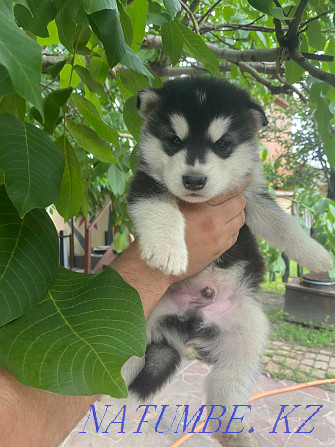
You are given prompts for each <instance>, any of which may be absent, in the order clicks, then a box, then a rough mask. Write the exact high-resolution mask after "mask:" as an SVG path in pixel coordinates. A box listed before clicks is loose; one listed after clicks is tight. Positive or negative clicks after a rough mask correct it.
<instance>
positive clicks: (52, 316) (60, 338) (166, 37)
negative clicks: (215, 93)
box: [0, 0, 335, 396]
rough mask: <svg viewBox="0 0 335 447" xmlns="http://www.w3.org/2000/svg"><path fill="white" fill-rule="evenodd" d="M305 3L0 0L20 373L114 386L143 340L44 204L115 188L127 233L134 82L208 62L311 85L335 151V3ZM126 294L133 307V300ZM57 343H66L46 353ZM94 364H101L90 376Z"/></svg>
mask: <svg viewBox="0 0 335 447" xmlns="http://www.w3.org/2000/svg"><path fill="white" fill-rule="evenodd" d="M306 3H307V2H305V1H301V2H298V1H295V0H291V1H288V2H286V3H283V5H282V6H278V1H277V0H276V2H273V1H271V0H258V1H257V2H256V1H254V0H252V1H251V0H249V1H247V0H239V1H237V2H225V3H224V4H223V5H222V4H219V3H217V2H215V3H214V1H213V0H210V1H209V2H208V3H203V2H201V3H200V2H199V1H198V0H193V1H190V2H189V3H188V4H186V3H185V2H177V1H175V0H164V1H161V0H158V1H147V0H134V1H133V2H131V3H129V2H127V1H125V0H119V1H117V0H97V1H95V2H93V1H90V0H64V1H59V0H35V1H32V0H24V1H23V0H22V1H17V2H12V1H10V0H0V7H1V16H0V144H1V151H0V184H1V185H4V186H2V187H1V190H0V200H1V203H2V204H4V206H5V211H3V209H4V208H1V212H0V229H1V239H0V240H1V241H3V240H6V242H5V243H1V248H0V255H1V262H0V304H1V308H4V307H3V306H5V308H6V311H5V312H2V313H1V317H2V322H1V324H2V325H3V326H2V328H1V329H0V341H1V343H0V346H1V351H0V361H1V363H2V364H3V365H5V366H6V367H7V368H8V369H9V370H10V371H11V372H12V373H13V374H14V375H17V376H18V377H19V378H20V379H21V380H22V381H24V382H25V383H28V384H31V385H33V386H39V387H43V388H45V389H49V390H53V391H57V392H59V393H62V392H71V393H73V394H85V393H108V394H112V395H115V396H120V395H124V394H125V387H124V384H123V383H122V379H121V378H120V368H121V366H122V364H123V363H124V361H125V360H126V359H127V358H128V357H129V356H130V355H134V354H136V355H142V354H143V349H144V346H145V340H144V338H145V336H144V334H145V331H144V319H143V314H142V313H141V310H140V302H139V297H138V295H137V294H136V293H135V292H134V291H133V290H132V289H131V288H130V287H129V286H127V285H126V284H124V283H122V280H121V279H120V278H117V277H116V276H115V275H116V274H115V272H113V271H112V270H110V269H108V270H107V271H106V272H104V273H103V274H102V275H101V276H98V277H95V276H92V277H87V276H86V275H83V276H81V275H79V276H78V275H77V274H73V273H71V272H70V273H65V272H64V271H62V270H59V269H57V268H56V267H57V264H58V249H57V238H56V233H55V230H54V228H53V226H52V223H50V221H49V220H48V219H49V218H48V216H47V214H46V212H45V211H44V209H45V208H46V207H48V206H49V205H52V204H53V206H55V207H56V209H57V210H58V212H59V213H60V214H61V216H63V218H64V219H65V220H68V219H70V218H71V217H72V216H88V215H91V216H92V215H94V214H95V213H96V212H97V211H98V210H99V209H100V208H101V207H102V205H103V203H104V201H105V197H106V195H107V194H110V196H111V198H112V201H113V205H114V210H113V215H112V219H113V224H115V225H117V224H120V226H119V229H118V233H117V235H116V238H115V247H116V248H117V249H118V250H119V251H121V250H122V248H124V246H125V245H126V243H127V240H128V233H129V231H132V227H131V222H130V220H129V218H128V216H127V213H126V206H125V198H124V197H125V192H126V190H127V184H128V182H129V179H130V178H131V175H132V172H133V171H134V170H135V169H136V141H137V139H138V135H139V129H140V125H141V119H140V117H139V116H138V114H137V111H136V93H137V91H138V90H139V89H142V88H146V87H150V86H151V87H159V86H160V85H161V84H162V81H163V78H164V77H167V76H179V75H182V74H187V75H189V74H208V73H210V74H212V75H216V76H223V77H227V78H230V79H234V80H236V81H238V82H239V83H240V84H242V86H243V87H247V88H248V89H249V90H250V91H251V93H253V94H254V96H255V97H256V98H258V99H259V100H260V101H261V102H262V103H263V104H266V103H271V102H272V101H273V99H272V95H274V94H279V93H282V94H289V95H292V94H293V93H294V94H295V99H296V100H298V101H303V100H304V99H305V97H306V95H307V96H308V95H310V100H311V104H312V110H313V113H314V116H315V120H316V122H317V125H318V130H319V132H320V134H321V137H322V140H323V145H324V153H325V155H326V156H327V163H328V164H329V166H330V167H331V166H333V165H334V164H335V155H334V151H333V147H334V141H333V140H334V135H333V133H332V132H331V130H332V125H333V120H334V116H333V113H334V107H333V102H335V96H334V92H335V90H334V85H335V82H334V79H335V77H334V71H335V62H334V60H333V58H332V55H333V54H334V46H335V40H334V33H333V15H334V14H333V13H334V10H335V5H334V2H333V0H325V1H324V2H322V4H320V2H319V1H318V0H310V2H309V4H308V7H307V5H306ZM185 5H186V6H185ZM185 10H186V12H185ZM294 17H295V20H293V18H294ZM298 36H300V37H301V40H300V39H299V38H298ZM300 42H301V48H300ZM300 50H301V51H303V53H304V57H302V56H301V54H300ZM306 89H307V92H306ZM308 89H310V91H308ZM297 98H298V99H297ZM129 132H130V134H129ZM104 284H105V286H103V285H104ZM99 285H101V287H100V288H99ZM119 286H120V287H121V289H122V291H120V290H119V289H117V287H119ZM81 288H82V289H83V290H84V295H81ZM116 290H118V291H119V292H118V294H117V293H116ZM120 294H123V295H120ZM81 296H82V298H81ZM122 296H124V297H129V299H131V307H132V309H134V312H132V313H127V312H124V310H127V309H128V308H127V306H128V305H129V303H126V300H125V299H124V300H122V299H121V300H120V299H119V300H118V299H117V297H118V298H120V297H121V298H122ZM68 300H73V302H72V301H71V303H72V304H69V303H70V301H68ZM61 303H62V304H61ZM73 303H75V304H76V305H75V306H74V305H73ZM116 304H117V305H118V306H120V307H117V309H118V310H117V312H118V317H117V318H116V317H115V314H113V313H112V308H115V307H113V306H114V305H115V306H116ZM62 306H64V307H62ZM67 306H68V307H67ZM76 309H77V310H78V312H79V313H80V314H78V315H77V318H75V316H76V314H75V312H76ZM99 309H102V310H104V311H105V312H104V314H106V316H107V315H108V318H109V319H108V321H107V323H106V317H104V318H102V317H100V316H99V315H100V314H99V311H98V310H99ZM82 310H84V311H82ZM88 315H92V316H93V315H98V317H97V318H94V319H91V320H90V319H88V317H87V316H88ZM32 321H34V323H32ZM93 321H94V323H93ZM49 323H50V324H49ZM118 325H119V326H118ZM106 327H107V328H108V329H107V330H106ZM58 331H60V332H58ZM113 331H115V332H113ZM116 333H117V334H118V336H116V335H115V334H116ZM22 334H26V335H27V337H28V335H29V337H28V338H27V339H26V341H24V340H23V341H22V342H21V341H20V340H22V339H23V337H22ZM134 334H137V335H136V338H137V339H135V338H134V336H133V335H134ZM114 335H115V336H114ZM98 337H100V338H98ZM97 340H99V341H97ZM65 341H66V342H67V344H66V346H65V344H63V342H65ZM57 343H60V344H59V345H58V344H57ZM98 345H99V346H100V348H101V346H104V347H106V349H107V350H106V352H105V351H104V352H103V353H102V352H100V350H99V349H100V348H99V349H98V348H97V346H98ZM121 346H122V347H121ZM55 347H56V348H57V347H59V348H61V349H63V354H64V355H63V356H62V354H60V352H61V350H60V351H59V352H58V354H60V357H61V358H60V357H59V358H58V357H57V356H56V355H50V356H49V355H48V353H49V352H54V351H53V349H55ZM11 349H13V355H12V354H11ZM57 349H58V348H57ZM74 349H77V351H76V352H75V353H74V351H73V350H74ZM116 352H119V354H116ZM85 353H86V354H85ZM16 354H17V359H15V358H14V357H16ZM22 355H23V357H24V359H23V358H22V357H21V356H22ZM44 356H45V358H47V360H48V362H46V361H42V360H41V359H42V358H44ZM72 360H73V363H71V362H72ZM58 361H59V362H60V364H61V371H60V372H59V374H58V372H57V368H58V366H59V365H58ZM25 362H26V363H25ZM96 362H97V363H96ZM111 362H114V363H113V365H111ZM96 364H97V365H99V366H97V370H96V371H95V365H96ZM71 365H73V367H71ZM86 368H87V369H90V370H91V371H93V370H94V371H95V373H97V374H98V372H99V371H100V372H101V374H100V375H101V377H100V379H101V380H98V379H96V378H95V377H92V376H91V377H90V380H92V382H87V383H86V384H85V379H87V376H83V375H82V373H83V372H84V371H85V372H86V371H87V370H86ZM46 371H47V374H46V373H45V372H46ZM70 373H71V381H72V382H73V386H70V385H69V383H68V381H67V380H68V376H67V374H70ZM46 375H47V376H48V377H50V381H48V380H45V377H46ZM98 375H99V374H98ZM56 382H57V383H56ZM93 382H94V386H93Z"/></svg>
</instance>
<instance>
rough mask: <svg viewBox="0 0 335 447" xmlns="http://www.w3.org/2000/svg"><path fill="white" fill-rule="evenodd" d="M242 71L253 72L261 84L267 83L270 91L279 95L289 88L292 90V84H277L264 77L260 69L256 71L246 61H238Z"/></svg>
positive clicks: (266, 85) (253, 75)
mask: <svg viewBox="0 0 335 447" xmlns="http://www.w3.org/2000/svg"><path fill="white" fill-rule="evenodd" d="M236 65H237V66H238V67H239V68H240V70H241V71H242V72H246V73H249V74H251V76H252V77H253V78H254V79H255V80H256V81H257V82H259V83H260V84H262V85H265V87H267V88H268V89H269V90H270V92H271V93H272V94H274V95H278V94H279V93H287V91H288V90H290V86H289V85H288V84H286V83H284V84H283V85H276V84H273V83H272V82H271V81H269V80H268V79H266V78H263V77H262V76H261V75H260V74H259V73H258V71H256V70H255V69H254V68H253V67H251V66H250V65H248V64H245V63H244V62H238V63H237V64H236Z"/></svg>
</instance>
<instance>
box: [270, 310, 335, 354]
mask: <svg viewBox="0 0 335 447" xmlns="http://www.w3.org/2000/svg"><path fill="white" fill-rule="evenodd" d="M287 317H288V314H287V313H286V312H284V311H282V310H274V311H271V312H269V313H268V318H269V320H270V321H271V323H273V324H272V325H271V331H270V338H271V340H277V341H283V342H289V343H293V344H297V343H298V344H300V345H304V346H315V347H318V348H319V347H320V346H322V347H324V348H327V347H329V346H334V345H335V327H334V324H329V323H327V321H325V322H324V323H322V326H321V327H320V328H319V329H315V328H314V327H313V324H312V323H310V322H306V323H305V324H296V323H292V322H290V321H286V318H287Z"/></svg>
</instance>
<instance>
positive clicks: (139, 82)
mask: <svg viewBox="0 0 335 447" xmlns="http://www.w3.org/2000/svg"><path fill="white" fill-rule="evenodd" d="M120 79H121V81H122V84H123V85H124V86H125V88H126V89H127V90H128V91H129V92H130V93H132V95H136V94H137V93H138V92H139V91H140V90H142V89H144V88H147V87H150V84H149V81H148V78H147V77H146V76H144V75H141V74H139V73H135V72H134V71H132V70H129V69H128V70H122V71H121V73H120Z"/></svg>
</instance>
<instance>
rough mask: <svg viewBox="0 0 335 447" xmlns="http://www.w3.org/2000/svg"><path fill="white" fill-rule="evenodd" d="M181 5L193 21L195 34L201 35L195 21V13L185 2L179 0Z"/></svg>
mask: <svg viewBox="0 0 335 447" xmlns="http://www.w3.org/2000/svg"><path fill="white" fill-rule="evenodd" d="M179 3H180V4H181V7H182V8H183V9H184V10H185V11H186V14H187V15H188V16H189V18H190V19H191V20H192V23H193V26H194V30H195V32H196V33H197V34H199V35H200V30H199V25H198V23H197V21H196V20H195V17H194V15H193V12H192V11H191V10H190V8H189V7H188V6H187V5H186V3H184V2H183V0H179Z"/></svg>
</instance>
